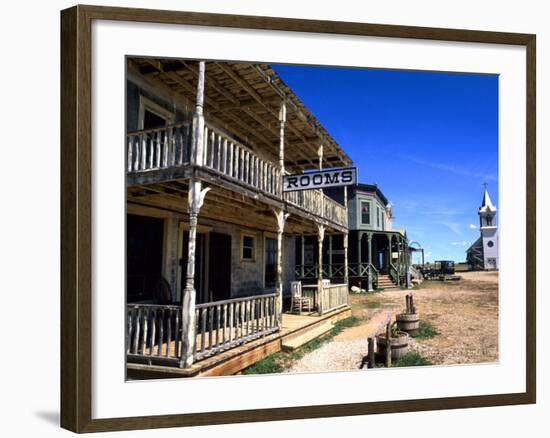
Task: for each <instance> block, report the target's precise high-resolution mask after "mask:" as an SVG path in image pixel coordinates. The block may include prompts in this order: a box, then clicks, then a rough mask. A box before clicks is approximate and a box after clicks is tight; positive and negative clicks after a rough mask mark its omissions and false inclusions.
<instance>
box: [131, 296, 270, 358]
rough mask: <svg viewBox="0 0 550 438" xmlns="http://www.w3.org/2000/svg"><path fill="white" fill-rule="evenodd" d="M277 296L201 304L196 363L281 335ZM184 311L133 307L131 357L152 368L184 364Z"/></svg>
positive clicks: (197, 312)
mask: <svg viewBox="0 0 550 438" xmlns="http://www.w3.org/2000/svg"><path fill="white" fill-rule="evenodd" d="M275 297H276V295H275V294H269V295H257V296H254V297H246V298H237V299H232V300H225V301H215V302H212V303H205V304H199V305H197V306H196V307H195V333H196V338H195V350H194V358H195V359H196V360H199V359H203V358H205V357H208V356H211V355H214V354H216V353H219V352H221V351H224V350H227V349H229V348H233V347H235V346H237V345H240V344H242V343H245V342H248V341H251V340H254V339H257V338H260V337H262V336H266V335H268V334H270V333H273V332H275V331H276V330H278V329H279V326H278V320H277V316H276V313H275ZM182 347H183V345H182V324H181V307H180V306H174V305H170V306H167V305H156V304H128V305H127V328H126V354H127V356H128V359H129V360H138V361H146V362H149V363H166V362H172V363H176V364H179V363H181V361H182V353H183V350H184V349H183V348H182Z"/></svg>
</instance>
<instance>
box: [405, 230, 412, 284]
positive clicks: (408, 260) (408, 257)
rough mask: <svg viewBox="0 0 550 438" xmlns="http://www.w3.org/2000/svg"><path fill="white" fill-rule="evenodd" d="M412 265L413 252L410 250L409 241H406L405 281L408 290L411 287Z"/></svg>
mask: <svg viewBox="0 0 550 438" xmlns="http://www.w3.org/2000/svg"><path fill="white" fill-rule="evenodd" d="M410 265H411V252H410V250H409V242H408V240H407V239H405V269H406V273H405V280H406V286H407V289H409V288H410V287H411V270H410Z"/></svg>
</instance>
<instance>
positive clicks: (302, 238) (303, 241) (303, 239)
mask: <svg viewBox="0 0 550 438" xmlns="http://www.w3.org/2000/svg"><path fill="white" fill-rule="evenodd" d="M300 240H301V242H300V243H301V248H300V266H301V268H300V274H301V276H302V278H304V275H305V268H304V253H305V246H306V236H304V235H303V234H302V236H301V237H300Z"/></svg>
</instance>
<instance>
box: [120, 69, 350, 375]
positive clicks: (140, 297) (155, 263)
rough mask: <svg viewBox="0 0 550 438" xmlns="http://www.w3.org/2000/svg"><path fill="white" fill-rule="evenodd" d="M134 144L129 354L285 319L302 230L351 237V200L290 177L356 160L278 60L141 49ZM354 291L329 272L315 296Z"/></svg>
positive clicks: (222, 343)
mask: <svg viewBox="0 0 550 438" xmlns="http://www.w3.org/2000/svg"><path fill="white" fill-rule="evenodd" d="M125 153H126V158H127V162H126V185H127V211H128V220H127V224H128V226H127V232H128V235H127V242H128V244H127V245H128V267H127V278H128V282H127V285H128V290H127V297H128V304H127V311H128V327H127V356H128V359H129V360H130V361H142V362H143V361H145V362H147V363H160V364H165V363H166V364H170V365H176V366H179V367H181V368H184V367H189V366H191V365H192V364H193V362H195V361H197V360H201V359H204V358H206V357H208V356H211V355H214V354H217V353H219V352H222V351H225V350H227V349H228V348H233V347H235V346H237V345H240V344H242V343H244V342H247V341H251V340H254V339H257V338H258V337H262V336H266V335H268V334H270V333H273V332H274V331H277V330H278V329H279V328H280V326H281V315H282V312H283V305H284V302H283V296H284V294H285V292H286V291H288V290H289V282H290V281H293V280H295V278H296V277H295V263H296V260H295V236H301V235H312V234H315V235H317V239H318V241H319V242H321V243H322V241H323V239H324V236H325V235H331V236H332V235H334V236H340V237H339V238H340V239H343V240H344V239H345V240H347V233H348V213H347V208H346V202H343V203H340V202H337V201H336V200H334V199H332V198H331V197H329V196H327V195H325V194H324V193H323V192H322V191H321V190H308V191H302V192H290V193H283V191H282V176H283V175H284V174H285V173H289V172H292V173H293V172H300V171H303V170H307V169H315V168H318V167H320V166H324V167H342V166H347V165H349V164H351V160H350V159H349V158H348V157H347V155H346V154H345V153H344V152H343V151H342V149H341V148H340V147H339V146H338V144H337V143H336V142H335V141H334V139H332V137H331V136H330V135H329V134H328V133H327V132H326V131H325V129H324V128H323V127H322V126H321V125H320V124H319V122H318V121H317V120H316V119H315V117H314V116H313V115H312V114H311V113H310V112H309V111H308V110H307V108H306V107H305V106H304V105H303V104H302V103H301V102H300V100H299V99H298V98H297V97H296V96H295V95H294V93H293V92H292V91H291V90H290V89H289V88H288V87H287V86H286V85H285V84H284V83H283V82H282V81H281V80H280V79H279V78H277V77H276V75H275V72H274V71H273V70H272V69H271V68H270V67H269V66H268V65H263V64H239V63H221V62H202V61H201V62H196V61H194V62H191V61H180V60H172V59H170V60H164V59H140V58H132V59H129V60H128V71H127V138H126V151H125ZM159 221H160V222H159ZM130 225H131V226H130ZM130 249H132V252H130ZM130 271H132V272H130ZM141 272H143V273H145V274H143V275H141V274H140V273H141ZM142 277H143V278H142ZM347 293H348V285H347V276H344V277H342V280H341V281H340V282H339V284H331V285H323V284H322V283H321V282H319V284H318V289H317V292H316V296H317V308H316V310H317V311H318V312H319V313H325V312H329V311H331V310H332V309H334V308H337V307H341V306H342V305H346V303H347Z"/></svg>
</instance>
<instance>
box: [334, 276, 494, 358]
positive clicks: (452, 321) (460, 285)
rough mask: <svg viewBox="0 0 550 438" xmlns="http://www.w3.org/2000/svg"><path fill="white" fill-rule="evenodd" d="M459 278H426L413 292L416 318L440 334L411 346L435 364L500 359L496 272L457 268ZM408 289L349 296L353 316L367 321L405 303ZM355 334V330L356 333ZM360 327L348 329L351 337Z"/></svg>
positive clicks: (414, 342) (414, 341) (348, 335)
mask: <svg viewBox="0 0 550 438" xmlns="http://www.w3.org/2000/svg"><path fill="white" fill-rule="evenodd" d="M460 277H461V279H460V280H459V281H446V282H440V281H425V282H424V283H423V284H422V285H420V286H417V287H416V288H415V289H414V290H413V291H412V293H413V295H414V300H415V305H416V307H417V309H418V312H419V313H420V319H421V320H424V321H427V322H428V323H430V324H431V325H432V326H433V327H434V328H435V329H436V331H437V332H438V333H439V334H438V335H437V336H435V337H433V338H431V339H426V340H413V341H412V344H411V348H412V349H413V350H416V351H418V352H419V353H420V354H421V355H422V356H424V357H425V358H426V359H428V360H429V361H430V362H431V363H433V364H437V365H439V364H461V363H481V362H495V361H497V360H498V273H496V272H461V273H460ZM407 293H409V291H395V292H380V293H374V294H368V295H363V294H362V295H353V294H352V295H351V296H350V301H351V305H352V311H353V314H355V315H356V316H360V317H362V318H365V319H366V320H367V321H368V320H369V319H370V318H371V317H372V315H373V314H376V313H379V312H380V310H383V309H388V310H390V309H395V308H396V307H397V308H400V309H401V308H404V307H405V295H406V294H407ZM354 331H355V332H357V333H354ZM360 331H361V326H358V327H354V328H351V329H349V330H346V331H345V332H343V333H342V334H341V336H342V337H344V336H347V337H348V338H349V337H353V336H354V335H358V334H359V333H360Z"/></svg>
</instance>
